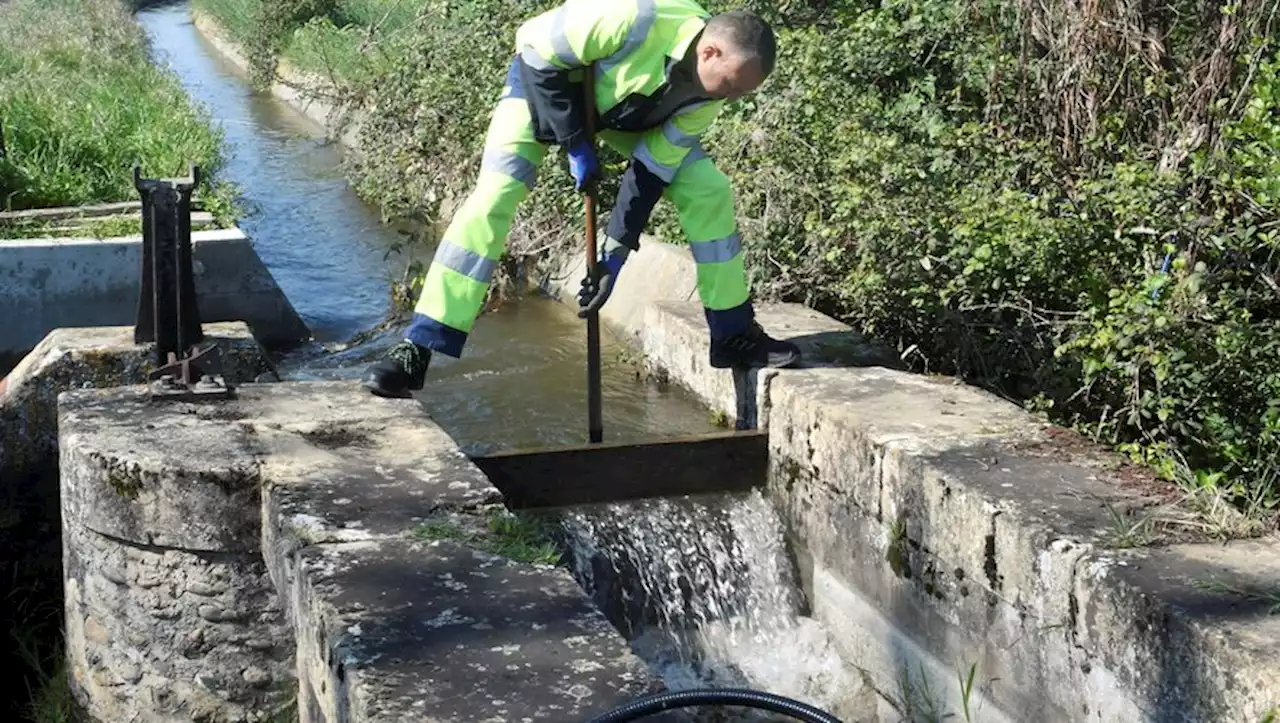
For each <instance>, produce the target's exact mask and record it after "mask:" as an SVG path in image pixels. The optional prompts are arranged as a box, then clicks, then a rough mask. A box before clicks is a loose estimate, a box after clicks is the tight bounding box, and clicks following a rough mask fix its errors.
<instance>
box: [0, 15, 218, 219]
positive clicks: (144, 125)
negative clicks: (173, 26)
mask: <svg viewBox="0 0 1280 723" xmlns="http://www.w3.org/2000/svg"><path fill="white" fill-rule="evenodd" d="M0 37H3V38H4V39H5V42H4V43H3V45H0V126H3V131H2V134H3V143H2V146H0V210H20V209H28V208H43V207H51V206H75V205H83V204H91V203H101V202H114V201H133V200H137V198H138V193H137V191H136V190H135V189H134V188H133V175H132V166H133V164H134V163H135V162H137V163H140V164H141V168H142V172H143V174H144V175H146V176H153V177H154V176H162V177H173V176H180V175H185V174H186V172H187V170H188V164H189V163H196V164H199V166H200V168H201V174H202V175H203V176H205V182H204V183H202V184H201V187H200V188H199V189H197V193H196V201H197V203H198V205H199V206H201V207H202V208H204V209H206V210H210V211H213V212H214V214H215V217H217V218H218V220H219V221H220V222H222V223H224V224H225V223H227V222H229V221H230V220H232V216H233V215H234V213H235V209H234V206H233V203H232V191H231V189H229V188H228V187H225V186H223V185H221V184H218V183H217V182H216V181H215V180H213V179H214V174H216V173H217V171H218V169H219V168H220V167H221V165H222V163H223V158H222V155H221V153H222V147H221V144H222V137H221V134H220V132H219V131H217V130H216V129H214V128H213V126H212V125H211V123H210V120H209V117H208V115H207V114H206V113H205V112H204V110H203V109H201V108H200V107H198V106H197V105H196V104H195V103H194V102H192V101H191V100H190V99H189V97H188V96H187V95H186V93H185V91H184V90H183V88H182V86H181V84H180V82H179V80H178V78H177V77H176V76H175V75H174V74H173V73H171V72H169V71H167V70H162V69H161V68H159V67H158V66H156V65H153V64H152V63H151V61H150V59H149V56H148V52H149V51H148V48H147V44H146V37H145V35H144V33H143V31H142V29H141V28H140V27H139V26H138V25H137V24H136V23H135V22H134V21H133V19H132V17H131V16H130V15H129V12H128V10H127V8H126V6H125V5H124V3H122V2H120V0H87V1H82V0H74V1H73V0H10V2H6V3H3V4H0ZM0 235H5V234H4V233H3V230H0Z"/></svg>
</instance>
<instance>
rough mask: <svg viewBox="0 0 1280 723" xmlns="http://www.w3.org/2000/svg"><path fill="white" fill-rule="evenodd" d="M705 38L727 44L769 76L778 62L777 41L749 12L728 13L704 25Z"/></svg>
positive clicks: (757, 16)
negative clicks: (705, 30)
mask: <svg viewBox="0 0 1280 723" xmlns="http://www.w3.org/2000/svg"><path fill="white" fill-rule="evenodd" d="M707 34H708V35H710V36H712V37H714V38H720V39H724V40H726V41H728V42H729V43H730V44H731V45H733V47H734V48H735V49H737V50H738V52H740V53H742V55H743V57H744V58H746V59H747V60H754V61H757V62H758V63H760V70H761V71H762V72H763V73H764V74H765V75H766V76H768V75H769V74H770V73H772V72H773V65H774V63H775V62H776V60H777V54H778V40H777V38H775V37H774V35H773V28H771V27H769V23H767V22H765V21H764V18H762V17H760V16H759V15H756V14H755V13H753V12H751V11H750V10H730V11H728V12H724V13H720V14H719V15H715V16H713V17H712V18H711V20H709V21H707Z"/></svg>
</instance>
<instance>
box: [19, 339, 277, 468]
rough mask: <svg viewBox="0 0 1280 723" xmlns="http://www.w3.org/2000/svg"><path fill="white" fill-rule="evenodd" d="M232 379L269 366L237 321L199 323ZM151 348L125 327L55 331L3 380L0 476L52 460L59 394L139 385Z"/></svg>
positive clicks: (147, 369) (247, 378) (238, 381)
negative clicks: (217, 348) (220, 352)
mask: <svg viewBox="0 0 1280 723" xmlns="http://www.w3.org/2000/svg"><path fill="white" fill-rule="evenodd" d="M204 332H205V335H206V336H207V337H208V338H209V339H211V340H213V341H215V342H216V343H217V344H218V346H219V348H220V349H221V351H222V354H223V359H224V360H225V364H226V368H225V370H224V376H225V377H226V378H227V380H228V381H230V382H232V383H235V384H242V383H245V382H251V381H253V380H254V379H256V378H257V377H258V376H259V375H261V374H264V373H267V372H270V371H272V367H271V364H270V362H269V361H268V359H267V356H266V353H265V352H264V351H263V350H262V348H261V347H260V346H259V345H258V343H257V341H255V340H254V338H253V335H252V333H250V331H249V327H248V326H247V325H246V324H244V323H243V322H226V323H216V324H205V325H204ZM153 349H154V347H152V346H151V345H150V344H135V343H134V341H133V327H132V326H114V327H87V328H75V329H55V330H54V331H52V332H50V333H49V334H48V336H46V337H45V338H44V340H43V341H41V342H40V344H39V345H38V346H37V347H36V348H35V349H33V350H32V351H31V353H29V354H27V355H26V357H25V358H24V359H23V360H22V361H21V362H20V363H19V364H18V366H16V367H15V368H14V369H13V371H12V372H10V374H9V376H8V377H7V378H6V389H5V390H4V392H3V393H0V474H3V475H4V476H5V477H6V478H9V479H12V478H16V477H19V476H21V475H23V474H24V473H26V472H28V471H38V470H41V469H44V468H46V467H49V466H50V465H52V464H54V463H55V462H56V461H57V460H56V455H57V438H58V427H57V415H58V410H57V403H58V394H60V393H62V392H64V391H68V390H73V389H86V388H88V389H105V388H108V387H118V386H128V385H132V384H142V383H144V382H145V381H146V379H147V375H148V374H149V373H150V372H151V371H152V370H153V369H155V359H154V351H153Z"/></svg>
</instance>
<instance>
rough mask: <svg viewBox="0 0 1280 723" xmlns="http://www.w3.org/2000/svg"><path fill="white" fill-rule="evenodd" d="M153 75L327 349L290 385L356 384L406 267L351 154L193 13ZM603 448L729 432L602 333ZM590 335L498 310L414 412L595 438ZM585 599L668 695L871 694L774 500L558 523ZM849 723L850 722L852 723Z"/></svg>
mask: <svg viewBox="0 0 1280 723" xmlns="http://www.w3.org/2000/svg"><path fill="white" fill-rule="evenodd" d="M138 19H139V22H140V23H141V24H142V25H143V27H144V28H145V29H146V31H147V33H148V35H149V36H150V38H151V41H152V45H153V48H154V52H155V58H156V61H157V62H159V63H162V64H167V65H169V66H170V67H172V68H173V69H174V71H175V72H176V73H177V74H178V76H179V77H180V78H181V79H182V82H183V83H184V85H185V87H186V88H187V90H188V92H189V93H190V94H191V95H192V96H193V97H194V98H195V99H196V100H197V101H199V102H200V103H202V104H204V105H205V106H206V107H207V108H208V109H209V110H210V112H211V114H212V116H213V119H214V121H215V122H216V123H217V124H218V125H219V126H221V128H222V129H223V130H224V132H225V134H226V138H227V141H228V144H229V157H228V164H227V166H226V167H225V169H224V170H223V172H222V173H223V176H224V177H225V178H227V179H229V180H231V181H233V182H234V183H236V184H237V185H238V186H239V187H240V189H241V191H242V194H243V196H244V198H245V200H246V201H248V204H249V207H250V213H249V215H248V217H247V218H245V219H244V220H243V221H242V223H241V227H242V228H243V229H244V230H245V232H246V233H247V234H248V235H249V237H250V238H252V239H253V241H254V244H255V247H256V249H257V252H258V254H259V255H260V256H261V258H262V260H263V262H264V263H265V264H266V265H267V267H268V268H269V269H270V270H271V272H272V274H273V275H274V276H275V278H276V280H277V282H278V283H279V284H280V286H281V287H282V288H283V290H284V291H285V293H286V294H287V295H288V297H289V299H290V300H291V302H292V303H293V305H294V307H295V308H296V309H297V310H298V312H299V313H300V314H301V315H302V317H303V319H304V320H305V321H306V322H307V323H308V324H309V325H310V326H311V328H312V329H313V330H314V332H315V336H316V343H315V344H313V345H311V346H309V347H308V348H306V349H303V350H301V351H300V352H298V353H294V354H291V355H289V356H288V357H287V358H285V359H284V360H283V362H282V364H281V371H282V374H283V375H284V376H285V377H286V378H290V379H354V378H358V376H359V375H360V374H361V372H362V371H363V368H364V366H365V365H366V364H367V363H368V362H370V361H372V360H373V359H375V358H376V357H377V356H378V354H380V352H381V351H382V350H383V349H385V348H386V347H387V346H388V345H390V344H391V343H394V341H395V340H396V339H397V338H398V334H397V333H395V331H392V332H390V333H386V334H382V335H381V336H377V337H375V338H373V339H372V340H369V341H365V342H362V343H359V344H351V343H350V339H351V338H352V337H353V335H356V334H358V333H359V332H363V331H366V330H369V329H371V328H373V327H375V326H376V325H378V324H379V323H380V322H381V321H383V319H384V318H385V316H386V314H387V312H388V307H389V288H390V283H389V280H390V279H391V278H395V277H398V276H399V275H400V273H401V271H402V270H403V268H404V264H405V263H406V259H404V258H402V257H399V256H398V255H397V254H395V253H390V250H391V249H392V247H393V246H394V245H395V244H396V243H397V242H398V241H400V240H401V238H400V236H399V235H398V234H397V233H396V232H395V231H394V230H392V229H390V228H388V227H386V226H383V225H382V224H380V223H379V216H378V213H377V211H376V209H374V208H371V207H370V206H368V205H367V204H365V203H363V202H362V201H361V200H360V199H359V198H357V197H356V196H355V194H354V193H353V192H352V191H351V189H350V188H349V186H348V185H347V183H346V181H345V180H344V178H343V175H342V169H341V167H340V163H341V160H342V154H341V151H340V149H338V148H337V147H336V146H334V145H331V144H329V143H327V142H326V141H325V140H324V138H323V135H322V133H321V131H320V129H319V128H317V127H316V126H315V125H314V124H313V123H312V122H310V121H309V120H308V119H306V118H305V117H304V116H302V115H301V114H299V113H297V112H296V111H294V110H292V109H291V108H289V107H288V106H286V105H284V104H283V103H280V102H278V101H276V100H275V99H273V98H272V97H270V96H268V95H264V94H259V93H255V92H252V91H251V90H250V89H249V87H248V84H247V82H246V78H245V75H244V73H243V72H242V71H241V70H240V69H239V68H237V67H235V66H234V65H232V64H231V63H230V62H228V61H227V60H226V59H225V58H223V57H222V56H221V55H219V54H218V52H217V51H216V50H215V49H214V48H213V47H212V46H211V45H210V44H209V43H208V42H207V41H206V40H205V39H204V38H203V37H202V36H201V35H200V34H199V33H197V32H196V31H195V28H194V26H193V25H192V23H191V20H190V14H189V10H188V8H187V6H186V5H185V4H174V5H168V6H161V7H153V8H150V9H147V10H145V11H142V12H139V13H138ZM602 337H603V339H602V341H603V342H604V344H603V350H602V351H603V359H604V362H605V366H604V370H603V392H604V412H605V417H604V422H605V433H606V441H616V440H632V441H644V440H653V439H659V438H670V437H677V436H685V435H691V434H700V433H706V432H711V431H719V428H717V427H715V426H714V425H713V424H712V422H711V420H710V417H709V415H708V413H707V411H706V410H705V408H704V407H703V406H702V405H700V404H698V403H697V402H696V401H695V400H694V399H692V398H691V397H690V396H688V395H686V394H684V393H682V392H680V391H679V390H675V389H662V388H659V387H657V386H655V385H654V384H653V383H651V382H648V381H645V380H643V379H641V378H639V376H638V375H637V374H636V373H635V371H634V370H633V369H632V368H631V367H629V366H627V365H626V364H624V363H621V362H620V361H618V360H617V358H616V357H617V356H618V355H619V354H620V353H621V352H623V351H624V349H625V348H626V346H625V344H623V343H622V342H621V341H620V340H618V339H616V338H614V337H613V336H612V335H611V334H609V333H608V331H605V332H604V333H603V334H602ZM585 368H586V367H585V327H584V324H583V323H582V322H581V321H580V320H579V319H578V318H577V317H576V316H575V315H574V314H573V313H572V312H571V311H570V310H569V309H568V308H567V307H565V306H564V305H562V304H560V303H558V302H555V301H552V300H548V299H544V298H539V297H536V296H533V297H530V298H525V299H521V300H519V301H518V302H516V303H513V304H509V305H506V306H504V307H502V308H501V309H499V310H497V311H495V312H492V313H487V314H485V315H484V316H483V317H482V318H481V319H480V321H479V323H478V324H477V325H476V329H475V331H474V333H473V334H472V336H471V339H470V341H469V344H468V347H467V350H466V353H465V354H464V356H463V358H461V359H456V360H455V359H449V358H443V357H438V358H437V359H435V360H433V366H432V369H431V370H430V372H429V374H428V382H427V387H426V388H425V389H424V390H423V391H422V392H421V393H419V395H418V396H419V399H420V401H421V402H422V403H423V405H424V406H425V407H426V408H427V409H428V411H429V412H430V413H431V415H432V418H433V419H434V420H435V421H436V422H437V423H439V424H440V425H441V426H442V427H444V428H445V429H446V430H447V431H448V432H449V433H450V434H451V435H453V437H454V438H455V439H456V440H458V442H459V443H460V444H461V445H463V446H464V447H465V448H467V449H468V451H476V450H487V449H494V448H520V447H528V446H543V445H560V444H578V443H583V442H585V441H586V432H585V429H584V427H585V426H586V373H585ZM561 525H562V528H563V530H564V531H565V532H567V533H568V542H569V545H570V546H571V548H572V549H573V557H574V561H575V562H574V570H575V573H576V575H577V577H578V579H579V581H580V582H581V583H582V584H583V586H584V588H585V589H587V590H588V591H589V592H592V593H593V594H594V595H595V597H596V599H597V601H599V602H600V603H601V605H602V607H603V608H606V609H607V610H610V617H611V619H613V620H614V622H615V624H617V625H619V627H620V628H621V629H623V631H624V633H626V634H627V635H628V637H629V638H630V639H631V640H632V641H633V644H634V646H635V648H636V650H637V652H639V653H641V654H642V656H643V657H645V658H646V659H647V660H649V661H650V662H651V663H652V664H653V665H654V666H655V667H656V669H657V670H659V671H660V672H661V674H662V675H663V677H664V678H665V679H666V681H667V683H668V684H669V685H670V686H671V687H673V688H688V687H693V686H700V685H706V684H711V683H714V684H718V685H725V684H729V685H750V686H751V687H755V688H757V689H763V690H769V691H772V692H775V693H781V694H783V695H789V696H792V697H795V698H799V699H801V700H805V701H808V702H811V703H814V704H815V705H818V706H819V707H823V708H825V709H828V710H832V711H840V710H841V706H842V705H844V704H843V703H842V701H841V700H840V695H841V692H842V690H845V689H853V688H856V687H858V686H856V685H854V684H853V682H852V678H851V677H850V676H851V673H850V672H849V671H848V670H847V669H846V668H845V667H844V666H843V665H842V664H841V663H840V661H839V659H838V658H837V657H836V655H835V654H834V652H833V651H832V649H831V647H830V644H829V641H828V639H827V637H826V635H825V633H824V632H823V631H822V630H821V629H820V628H818V626H816V625H815V624H814V623H813V621H811V620H809V619H808V618H806V617H805V615H804V612H805V611H804V602H803V600H802V599H801V595H800V593H799V592H798V590H799V586H798V585H797V582H796V579H795V572H794V567H793V565H792V561H791V560H790V558H789V556H788V552H787V549H786V546H785V543H784V534H783V528H782V523H781V521H780V519H779V517H778V514H777V512H776V511H775V510H774V509H773V507H772V506H771V505H770V503H769V502H768V501H767V500H766V499H765V498H764V497H762V496H761V495H759V494H758V493H757V494H751V495H745V496H711V497H707V498H697V499H682V500H652V501H645V502H639V503H629V504H620V505H601V506H593V507H586V508H580V509H575V510H571V511H568V512H567V513H565V514H564V516H563V517H562V519H561ZM846 719H847V720H853V719H854V718H853V717H849V718H846Z"/></svg>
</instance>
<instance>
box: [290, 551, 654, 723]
mask: <svg viewBox="0 0 1280 723" xmlns="http://www.w3.org/2000/svg"><path fill="white" fill-rule="evenodd" d="M298 554H299V561H298V562H299V569H300V573H299V575H298V578H297V583H296V586H295V592H294V596H295V597H294V599H293V601H292V604H293V607H294V610H295V615H296V616H297V629H298V630H299V631H300V636H299V641H298V642H299V646H298V656H299V657H298V669H299V671H300V674H301V677H302V691H303V693H302V695H301V697H300V702H301V706H300V711H299V712H300V716H301V719H302V720H327V721H361V722H365V721H367V722H368V723H375V722H381V721H409V720H437V721H458V722H459V723H462V722H463V721H468V722H470V721H475V722H476V723H482V722H487V721H492V722H494V723H497V722H499V721H509V720H539V721H557V722H558V721H576V720H587V719H588V718H590V717H591V716H592V715H593V714H599V713H602V712H604V711H606V710H609V709H611V708H612V707H614V706H617V705H620V704H622V703H623V702H625V701H626V700H629V699H631V698H634V697H635V696H637V695H640V694H643V693H644V692H647V691H649V690H650V689H651V680H652V679H651V676H650V675H649V673H648V671H647V670H646V669H645V668H644V666H643V665H642V664H641V663H640V661H639V659H638V658H636V657H635V656H634V655H632V654H631V652H630V651H629V650H628V648H627V645H626V643H625V641H623V640H622V638H621V637H620V636H619V635H618V634H617V632H616V631H615V630H614V629H613V628H612V627H610V625H609V623H608V622H607V621H606V620H605V619H604V618H603V617H602V616H601V615H600V614H599V612H598V611H597V610H596V609H595V608H594V607H593V606H592V605H591V603H590V601H589V600H588V599H587V598H586V597H585V596H584V595H583V593H582V591H581V589H580V588H579V587H578V586H577V584H576V583H575V582H574V581H573V579H572V578H571V577H569V576H568V575H567V574H564V572H563V570H555V569H548V568H540V567H536V566H533V565H528V564H522V563H516V562H512V561H511V560H507V559H504V558H501V557H498V556H496V555H490V554H486V553H483V552H480V551H477V550H474V549H472V548H469V547H467V546H465V545H461V544H457V543H455V542H451V541H447V540H446V541H435V542H416V541H411V540H404V539H384V540H381V541H370V542H363V543H346V544H328V545H321V546H315V547H309V548H307V549H305V550H302V551H300V552H299V553H298ZM303 636H305V637H303Z"/></svg>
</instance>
